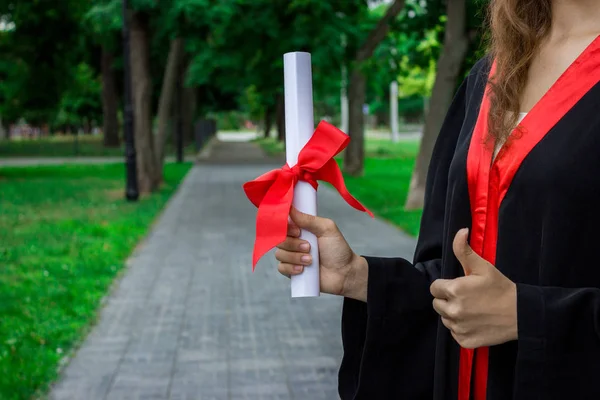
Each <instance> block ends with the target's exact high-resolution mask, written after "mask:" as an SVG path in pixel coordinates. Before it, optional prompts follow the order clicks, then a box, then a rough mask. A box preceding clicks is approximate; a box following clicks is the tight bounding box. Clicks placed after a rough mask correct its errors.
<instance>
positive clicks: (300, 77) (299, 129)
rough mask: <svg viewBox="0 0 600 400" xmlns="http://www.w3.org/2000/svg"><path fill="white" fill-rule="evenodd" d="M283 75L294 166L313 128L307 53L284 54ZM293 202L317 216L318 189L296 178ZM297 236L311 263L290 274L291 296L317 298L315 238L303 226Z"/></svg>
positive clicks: (289, 160) (288, 152)
mask: <svg viewBox="0 0 600 400" xmlns="http://www.w3.org/2000/svg"><path fill="white" fill-rule="evenodd" d="M283 75H284V94H285V156H286V162H287V164H288V165H289V166H290V167H293V166H294V165H296V163H297V162H298V153H299V152H300V150H302V148H303V147H304V145H305V144H306V142H308V140H309V139H310V137H311V136H312V134H313V132H314V130H315V126H314V117H313V97H312V72H311V60H310V53H304V52H293V53H286V54H284V55H283ZM293 205H294V207H296V208H297V209H298V210H299V211H301V212H303V213H306V214H311V215H317V191H316V190H315V189H314V188H313V187H312V186H311V185H310V184H309V183H307V182H302V181H299V182H298V183H297V184H296V187H295V189H294V201H293ZM300 237H301V238H302V239H304V240H306V241H308V242H309V243H310V255H311V256H312V264H311V265H309V266H306V267H305V268H304V271H303V272H302V273H301V274H299V275H294V276H292V279H291V281H292V282H291V286H292V297H317V296H319V294H320V287H319V248H318V246H317V238H316V237H315V235H313V234H312V233H310V232H308V231H305V230H304V229H303V230H302V232H301V234H300Z"/></svg>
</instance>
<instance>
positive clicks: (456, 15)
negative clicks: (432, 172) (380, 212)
mask: <svg viewBox="0 0 600 400" xmlns="http://www.w3.org/2000/svg"><path fill="white" fill-rule="evenodd" d="M475 36H476V31H475V30H472V31H470V32H467V1H466V0H453V1H448V3H447V19H446V27H445V33H444V45H443V49H442V53H441V56H440V58H439V60H438V63H437V73H436V78H435V83H434V84H433V89H432V94H431V100H430V103H429V108H428V110H429V112H428V113H427V116H426V119H425V126H424V128H423V137H422V139H421V146H420V148H419V154H418V156H417V160H416V164H415V169H414V171H413V175H412V179H411V183H410V189H409V194H408V197H407V199H406V205H405V208H406V209H408V210H414V209H418V208H422V207H423V202H424V198H425V183H426V179H427V169H428V166H429V162H430V160H431V155H432V152H433V147H434V145H435V142H436V140H437V136H438V133H439V131H440V129H441V127H442V123H443V121H444V118H445V116H446V112H447V111H448V108H449V107H450V103H451V102H452V97H453V95H454V91H455V89H456V85H457V81H458V80H459V76H460V72H461V70H462V68H463V63H464V60H465V56H466V55H467V51H468V49H469V44H470V41H471V40H473V38H474V37H475Z"/></svg>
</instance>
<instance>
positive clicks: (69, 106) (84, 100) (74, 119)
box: [55, 63, 102, 126]
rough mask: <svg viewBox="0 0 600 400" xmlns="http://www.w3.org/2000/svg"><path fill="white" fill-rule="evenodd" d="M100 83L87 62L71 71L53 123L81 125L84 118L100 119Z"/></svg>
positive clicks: (89, 119)
mask: <svg viewBox="0 0 600 400" xmlns="http://www.w3.org/2000/svg"><path fill="white" fill-rule="evenodd" d="M101 92H102V83H101V81H100V79H99V77H98V76H97V75H96V74H95V71H93V70H92V68H90V66H89V65H88V64H85V63H81V64H79V65H77V66H76V67H75V69H74V71H73V80H72V82H71V85H70V86H69V88H68V89H67V90H66V91H65V92H64V93H63V96H62V98H61V100H60V106H59V111H58V114H57V117H56V120H55V125H74V126H81V125H83V124H84V122H85V121H84V119H87V120H88V121H91V120H95V121H102V102H101Z"/></svg>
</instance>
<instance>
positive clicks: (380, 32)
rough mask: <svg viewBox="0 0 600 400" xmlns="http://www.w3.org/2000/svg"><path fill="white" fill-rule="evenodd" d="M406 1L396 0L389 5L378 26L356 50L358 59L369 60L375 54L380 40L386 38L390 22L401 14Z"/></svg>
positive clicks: (359, 60)
mask: <svg viewBox="0 0 600 400" xmlns="http://www.w3.org/2000/svg"><path fill="white" fill-rule="evenodd" d="M404 3H405V0H394V2H393V3H392V5H391V6H389V7H388V9H387V11H386V12H385V15H384V16H383V17H382V18H381V19H380V20H379V22H377V26H375V28H373V30H372V31H371V32H370V33H369V36H367V39H366V40H365V42H364V43H363V45H362V46H361V48H360V49H358V51H357V52H356V61H358V62H362V61H365V60H368V59H369V58H370V57H371V56H372V55H373V52H374V51H375V48H376V47H377V45H378V44H379V42H381V41H382V40H383V38H385V36H386V35H387V34H388V31H389V30H390V24H389V22H390V21H391V20H392V19H394V18H396V17H397V16H398V14H400V11H402V9H403V8H404Z"/></svg>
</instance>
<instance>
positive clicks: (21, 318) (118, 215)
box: [0, 164, 190, 400]
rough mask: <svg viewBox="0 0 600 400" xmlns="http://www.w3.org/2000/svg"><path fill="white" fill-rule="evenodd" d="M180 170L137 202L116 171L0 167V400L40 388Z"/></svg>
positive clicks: (175, 167) (171, 169)
mask: <svg viewBox="0 0 600 400" xmlns="http://www.w3.org/2000/svg"><path fill="white" fill-rule="evenodd" d="M189 168H190V164H169V165H166V166H165V184H164V186H163V188H162V189H161V190H160V192H158V193H155V194H153V195H150V196H147V197H144V198H142V199H141V200H140V201H139V203H137V204H132V203H128V202H126V201H125V200H124V199H123V198H124V187H123V186H124V185H123V182H124V169H123V166H122V165H97V166H81V165H70V166H53V167H25V168H1V169H0V193H1V195H0V268H1V270H0V271H1V272H0V399H2V400H17V399H18V400H25V399H31V398H32V397H34V396H37V395H39V394H40V393H43V392H44V391H45V390H47V387H48V384H49V383H50V382H52V381H53V380H54V379H55V378H56V377H57V372H58V370H57V369H58V366H59V363H60V362H61V359H62V358H63V357H64V356H65V355H66V354H68V353H69V351H70V350H71V349H72V348H73V347H74V346H75V345H77V343H78V341H79V340H80V339H81V338H82V336H83V335H85V333H86V332H87V330H88V328H89V326H90V323H92V322H93V321H94V320H95V317H96V312H97V309H98V306H99V304H100V301H101V299H102V298H103V296H105V295H106V293H107V290H108V288H109V286H110V285H111V283H112V282H113V280H114V279H115V277H116V276H117V274H118V273H119V271H120V270H121V269H122V267H123V264H124V260H125V259H126V257H127V256H128V255H129V254H130V252H131V251H132V250H133V248H134V247H135V245H136V244H137V243H138V242H139V240H140V239H141V238H142V237H143V236H144V234H145V233H146V232H147V230H148V228H149V226H150V225H151V223H152V221H153V220H154V218H155V217H156V216H157V214H158V213H159V211H160V210H161V208H162V207H163V206H164V204H165V203H166V201H167V199H168V198H169V197H170V196H171V195H172V193H173V192H174V190H175V189H176V187H177V185H178V183H179V182H180V180H181V179H182V178H183V176H185V174H186V173H187V171H188V169H189Z"/></svg>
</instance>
